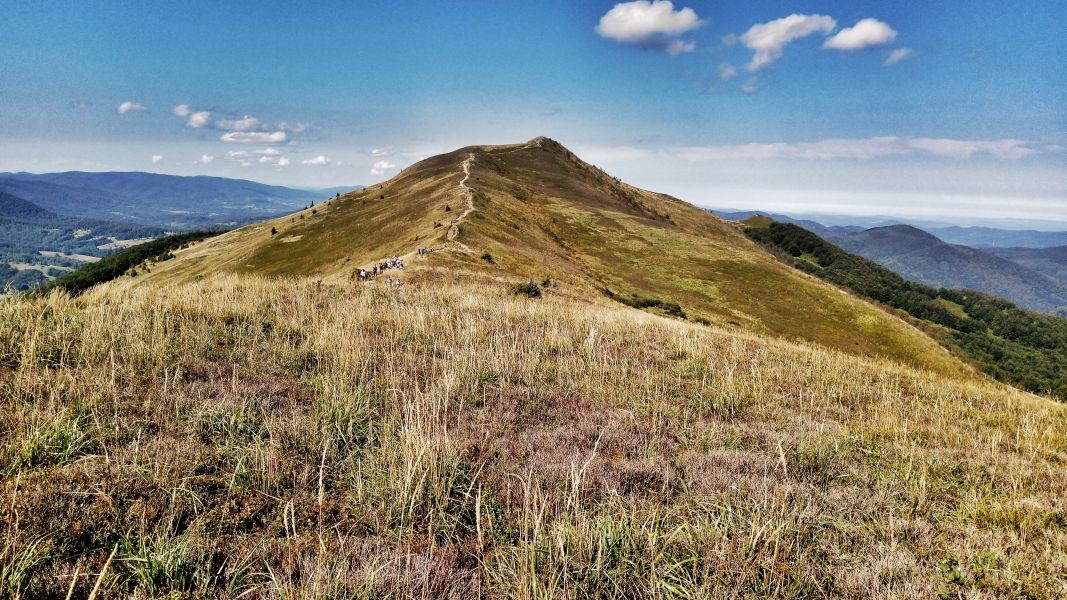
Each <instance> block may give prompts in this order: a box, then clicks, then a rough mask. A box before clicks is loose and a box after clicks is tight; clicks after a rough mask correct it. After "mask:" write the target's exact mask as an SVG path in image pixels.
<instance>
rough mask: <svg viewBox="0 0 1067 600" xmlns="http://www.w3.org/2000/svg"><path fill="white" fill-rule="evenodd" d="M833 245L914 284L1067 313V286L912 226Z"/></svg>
mask: <svg viewBox="0 0 1067 600" xmlns="http://www.w3.org/2000/svg"><path fill="white" fill-rule="evenodd" d="M829 240H830V241H831V242H833V243H835V244H837V245H838V246H840V247H841V248H843V249H845V250H847V251H849V252H852V253H854V254H859V255H860V256H863V257H865V258H869V259H871V260H873V261H875V262H876V263H878V264H880V265H882V266H883V267H886V268H888V269H890V270H892V271H895V272H896V273H898V274H900V275H902V276H903V277H905V278H907V279H911V280H912V281H917V282H919V283H925V284H927V285H932V286H936V287H943V288H956V289H959V288H964V289H973V290H978V291H981V292H986V293H987V294H993V295H994V296H1000V297H1001V298H1006V299H1008V300H1011V301H1012V302H1014V303H1015V304H1017V305H1019V306H1022V307H1024V308H1029V309H1032V310H1038V311H1041V312H1048V313H1052V312H1056V311H1058V310H1063V309H1065V308H1067V284H1064V283H1061V282H1058V281H1054V280H1053V279H1051V278H1050V277H1048V276H1046V275H1043V274H1041V273H1039V272H1037V271H1035V270H1032V269H1030V268H1028V267H1026V266H1023V265H1021V264H1019V263H1017V262H1013V261H1011V260H1008V259H1006V258H1001V257H1000V256H995V255H993V254H990V253H988V252H984V251H982V250H977V249H974V248H970V247H968V246H962V245H958V244H948V243H945V242H943V241H942V240H940V239H938V238H937V237H935V236H934V235H931V234H929V233H927V232H925V231H922V230H921V229H918V228H915V227H912V226H910V225H891V226H889V227H876V228H873V229H867V230H864V231H859V232H855V233H848V234H844V235H836V236H831V237H830V238H829Z"/></svg>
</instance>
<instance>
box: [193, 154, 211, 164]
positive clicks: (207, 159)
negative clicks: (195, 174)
mask: <svg viewBox="0 0 1067 600" xmlns="http://www.w3.org/2000/svg"><path fill="white" fill-rule="evenodd" d="M214 160H215V157H214V156H212V155H210V154H202V155H200V160H198V161H196V162H198V163H200V164H202V165H210V164H211V163H212V162H214Z"/></svg>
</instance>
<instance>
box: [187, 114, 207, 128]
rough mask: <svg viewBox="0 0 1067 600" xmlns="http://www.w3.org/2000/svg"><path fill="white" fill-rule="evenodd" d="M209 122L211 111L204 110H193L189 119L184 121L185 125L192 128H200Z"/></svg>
mask: <svg viewBox="0 0 1067 600" xmlns="http://www.w3.org/2000/svg"><path fill="white" fill-rule="evenodd" d="M209 123H211V113H210V112H208V111H206V110H202V111H199V112H194V113H193V114H191V115H189V120H188V121H186V122H185V124H186V125H188V126H189V127H192V128H193V129H200V128H202V127H204V126H206V125H208V124H209Z"/></svg>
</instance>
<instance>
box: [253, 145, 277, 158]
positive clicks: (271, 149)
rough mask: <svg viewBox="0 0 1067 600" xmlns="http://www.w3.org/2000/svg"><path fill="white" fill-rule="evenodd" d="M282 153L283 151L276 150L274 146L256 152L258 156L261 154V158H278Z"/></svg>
mask: <svg viewBox="0 0 1067 600" xmlns="http://www.w3.org/2000/svg"><path fill="white" fill-rule="evenodd" d="M281 153H282V151H281V150H279V149H277V148H275V147H273V146H268V147H266V148H264V149H262V150H257V151H256V154H259V155H261V156H278V155H279V154H281Z"/></svg>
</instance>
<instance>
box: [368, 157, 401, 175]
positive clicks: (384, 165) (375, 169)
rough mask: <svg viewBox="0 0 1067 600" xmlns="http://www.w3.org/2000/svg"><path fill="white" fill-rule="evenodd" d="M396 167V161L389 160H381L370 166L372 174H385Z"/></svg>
mask: <svg viewBox="0 0 1067 600" xmlns="http://www.w3.org/2000/svg"><path fill="white" fill-rule="evenodd" d="M395 168H396V163H394V162H390V161H388V160H379V161H376V162H375V163H374V165H372V166H371V168H370V174H371V175H385V172H386V171H391V170H393V169H395Z"/></svg>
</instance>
